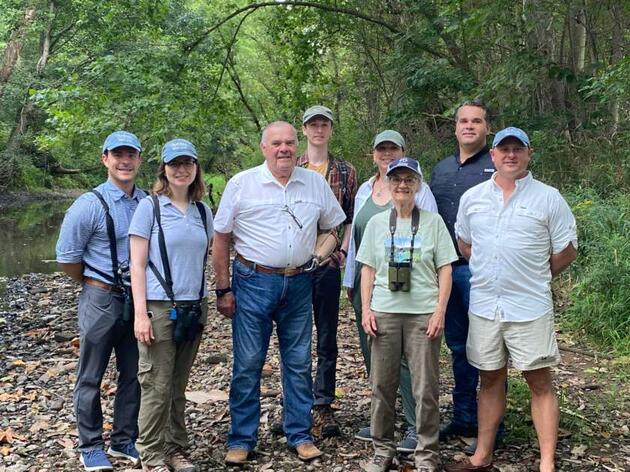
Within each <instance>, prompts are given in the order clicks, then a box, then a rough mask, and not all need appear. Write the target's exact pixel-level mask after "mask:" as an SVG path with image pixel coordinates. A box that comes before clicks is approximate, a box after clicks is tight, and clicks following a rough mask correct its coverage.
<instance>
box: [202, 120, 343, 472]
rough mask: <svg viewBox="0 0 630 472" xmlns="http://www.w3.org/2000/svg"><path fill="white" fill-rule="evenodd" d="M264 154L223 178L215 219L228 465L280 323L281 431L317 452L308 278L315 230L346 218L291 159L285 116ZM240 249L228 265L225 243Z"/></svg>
mask: <svg viewBox="0 0 630 472" xmlns="http://www.w3.org/2000/svg"><path fill="white" fill-rule="evenodd" d="M260 147H261V150H262V153H263V155H264V156H265V162H264V163H263V164H262V165H260V166H258V167H254V168H252V169H249V170H246V171H244V172H240V173H239V174H237V175H235V176H234V177H233V178H232V179H230V181H229V182H228V184H227V186H226V188H225V191H224V192H223V196H222V198H221V203H220V204H219V209H218V211H217V215H216V218H215V220H214V226H215V231H216V232H215V239H214V245H213V254H212V260H213V264H214V270H215V274H216V290H215V292H216V295H217V309H218V310H219V312H220V313H221V314H223V315H224V316H227V317H231V318H232V342H233V352H234V365H233V370H232V383H231V386H230V416H231V426H230V432H229V435H228V454H227V456H226V459H225V462H226V463H227V464H229V465H238V464H243V463H245V462H246V461H247V459H248V456H249V454H250V453H251V452H252V451H253V450H254V448H255V447H256V441H257V433H258V426H259V422H260V375H261V372H262V367H263V363H264V361H265V357H266V355H267V349H268V347H269V339H270V336H271V332H272V330H273V325H274V323H275V325H276V332H277V334H278V342H279V346H280V357H281V360H282V387H283V398H284V425H283V426H284V432H285V434H286V436H287V443H288V445H289V446H290V447H293V448H295V449H296V450H297V453H298V456H299V457H300V458H301V459H303V460H310V459H313V458H315V457H318V456H320V455H321V452H320V451H319V450H318V449H317V448H316V447H315V446H314V444H313V438H312V436H311V433H310V428H311V408H312V406H313V393H312V378H311V331H312V316H311V304H312V302H311V296H312V276H311V273H310V272H308V269H309V267H310V262H311V260H312V258H313V253H314V250H315V243H316V239H317V235H318V232H319V233H322V232H334V230H335V228H336V227H337V226H338V225H339V224H341V223H342V222H343V221H344V220H345V219H346V217H345V215H344V212H343V210H342V209H341V206H339V203H338V202H337V199H336V198H335V196H334V194H333V193H332V191H331V190H330V187H329V185H328V184H327V183H326V180H324V178H323V177H322V176H321V175H319V174H318V173H316V172H313V171H310V170H307V169H303V168H300V167H296V166H295V164H296V160H297V158H296V151H297V133H296V130H295V128H294V127H293V126H291V125H290V124H288V123H285V122H274V123H271V124H270V125H268V126H267V127H266V128H265V130H264V131H263V135H262V140H261V144H260ZM232 240H233V241H234V249H235V251H236V257H235V260H234V264H233V269H232V285H230V273H229V244H230V241H232Z"/></svg>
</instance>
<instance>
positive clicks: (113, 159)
mask: <svg viewBox="0 0 630 472" xmlns="http://www.w3.org/2000/svg"><path fill="white" fill-rule="evenodd" d="M101 160H102V161H103V165H104V166H105V167H107V177H108V178H109V179H110V180H111V181H112V182H113V183H114V184H115V185H117V186H119V187H121V186H122V187H124V186H127V185H132V184H133V182H134V180H135V178H136V175H137V174H138V169H139V168H140V163H141V162H142V158H141V157H140V153H139V152H138V150H136V149H134V148H132V147H129V146H119V147H117V148H115V149H111V150H108V151H105V152H104V153H103V155H102V156H101Z"/></svg>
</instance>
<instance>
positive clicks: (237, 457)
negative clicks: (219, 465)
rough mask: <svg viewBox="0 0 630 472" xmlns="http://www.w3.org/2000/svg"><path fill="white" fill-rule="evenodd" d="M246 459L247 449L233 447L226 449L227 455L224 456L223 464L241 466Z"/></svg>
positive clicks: (247, 455)
mask: <svg viewBox="0 0 630 472" xmlns="http://www.w3.org/2000/svg"><path fill="white" fill-rule="evenodd" d="M248 457H249V451H248V450H247V449H243V448H241V447H235V448H233V449H228V452H227V455H226V456H225V463H226V464H227V465H242V464H245V463H247V458H248Z"/></svg>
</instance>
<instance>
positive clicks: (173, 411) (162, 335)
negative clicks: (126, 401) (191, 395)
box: [137, 298, 208, 466]
mask: <svg viewBox="0 0 630 472" xmlns="http://www.w3.org/2000/svg"><path fill="white" fill-rule="evenodd" d="M147 308H148V309H149V310H150V311H152V312H153V318H152V319H151V324H152V327H153V336H154V337H155V340H154V341H153V343H152V344H151V345H150V346H147V345H146V344H140V343H138V350H139V351H140V362H139V364H140V367H139V370H138V378H139V380H140V385H141V386H142V402H141V407H140V417H139V424H140V437H139V438H138V442H137V447H138V452H140V458H141V459H142V463H143V464H144V465H148V466H158V465H164V460H165V459H166V456H168V455H170V454H172V453H173V452H175V451H176V450H177V449H183V450H185V449H187V448H188V437H187V434H186V421H185V416H184V412H185V408H186V385H187V384H188V377H189V376H190V369H191V368H192V365H193V362H194V361H195V357H196V356H197V351H198V349H199V343H200V342H201V332H200V333H199V335H198V336H197V338H196V339H195V340H194V341H190V342H184V343H180V344H175V343H174V342H173V321H171V319H170V318H169V313H170V311H171V303H170V302H161V301H151V302H149V303H148V304H147ZM201 312H202V315H201V319H200V323H202V324H203V325H205V324H206V322H207V318H208V300H207V299H205V298H204V299H203V300H202V302H201Z"/></svg>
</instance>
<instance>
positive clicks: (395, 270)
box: [387, 261, 411, 292]
mask: <svg viewBox="0 0 630 472" xmlns="http://www.w3.org/2000/svg"><path fill="white" fill-rule="evenodd" d="M387 283H388V286H389V289H390V290H391V291H392V292H398V291H400V292H408V291H409V290H410V289H411V262H391V261H390V263H389V268H388V272H387Z"/></svg>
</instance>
